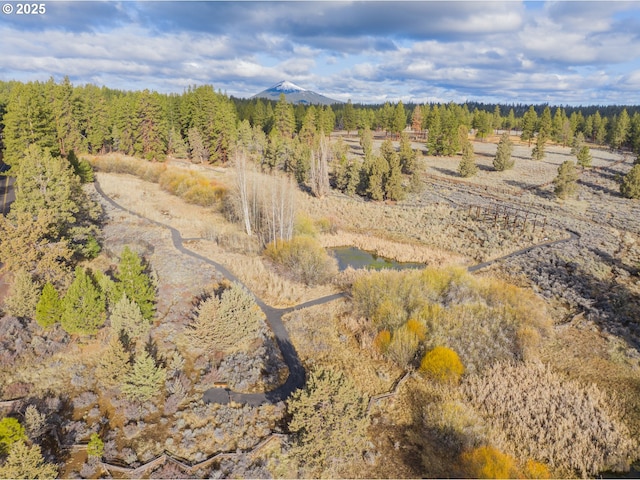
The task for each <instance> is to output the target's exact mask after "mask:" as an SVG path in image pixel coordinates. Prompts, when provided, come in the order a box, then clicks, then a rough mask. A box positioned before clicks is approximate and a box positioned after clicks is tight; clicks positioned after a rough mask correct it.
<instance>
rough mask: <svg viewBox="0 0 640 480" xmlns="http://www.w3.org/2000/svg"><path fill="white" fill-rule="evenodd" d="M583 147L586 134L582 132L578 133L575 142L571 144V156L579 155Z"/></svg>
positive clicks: (574, 138)
mask: <svg viewBox="0 0 640 480" xmlns="http://www.w3.org/2000/svg"><path fill="white" fill-rule="evenodd" d="M583 146H584V134H583V133H582V132H577V133H576V134H575V136H574V137H573V142H572V143H571V155H578V153H579V152H580V149H581V148H582V147H583Z"/></svg>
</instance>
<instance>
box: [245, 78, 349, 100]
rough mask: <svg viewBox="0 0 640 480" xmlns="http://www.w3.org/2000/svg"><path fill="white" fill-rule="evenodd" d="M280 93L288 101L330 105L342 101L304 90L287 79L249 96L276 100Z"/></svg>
mask: <svg viewBox="0 0 640 480" xmlns="http://www.w3.org/2000/svg"><path fill="white" fill-rule="evenodd" d="M281 93H284V96H285V97H286V99H287V102H289V103H304V104H305V105H332V104H334V103H342V102H341V101H339V100H334V99H333V98H329V97H325V96H324V95H320V94H319V93H316V92H312V91H311V90H306V89H304V88H302V87H299V86H298V85H296V84H295V83H292V82H289V81H287V80H283V81H282V82H280V83H277V84H276V85H274V86H273V87H270V88H267V89H266V90H263V91H262V92H260V93H258V94H256V95H254V96H253V97H251V98H266V99H268V100H275V101H278V100H279V99H280V94H281Z"/></svg>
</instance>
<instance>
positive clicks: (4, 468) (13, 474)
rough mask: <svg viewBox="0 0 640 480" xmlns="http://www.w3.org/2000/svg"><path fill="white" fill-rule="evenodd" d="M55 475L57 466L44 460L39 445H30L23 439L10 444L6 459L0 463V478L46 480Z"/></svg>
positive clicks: (56, 474)
mask: <svg viewBox="0 0 640 480" xmlns="http://www.w3.org/2000/svg"><path fill="white" fill-rule="evenodd" d="M57 476H58V467H57V466H56V465H54V464H51V463H46V462H45V461H44V458H43V457H42V452H41V451H40V446H39V445H33V446H31V447H30V446H28V445H27V444H26V443H25V442H24V441H19V442H16V443H14V444H13V445H11V447H10V448H9V455H8V456H7V459H6V460H5V461H4V463H3V464H2V465H0V478H30V479H34V480H48V479H54V478H57Z"/></svg>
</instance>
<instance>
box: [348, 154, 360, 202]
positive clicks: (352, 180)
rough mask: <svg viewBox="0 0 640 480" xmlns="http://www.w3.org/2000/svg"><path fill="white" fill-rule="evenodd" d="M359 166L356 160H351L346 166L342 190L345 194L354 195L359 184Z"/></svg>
mask: <svg viewBox="0 0 640 480" xmlns="http://www.w3.org/2000/svg"><path fill="white" fill-rule="evenodd" d="M360 175H361V166H360V163H359V162H358V161H357V160H352V161H351V162H350V163H349V165H348V166H347V184H346V186H345V190H344V192H345V193H346V194H347V195H351V196H353V195H355V194H356V193H357V191H358V188H359V186H360Z"/></svg>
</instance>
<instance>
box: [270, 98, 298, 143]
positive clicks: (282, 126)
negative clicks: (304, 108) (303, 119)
mask: <svg viewBox="0 0 640 480" xmlns="http://www.w3.org/2000/svg"><path fill="white" fill-rule="evenodd" d="M274 126H275V128H276V130H277V131H278V133H279V134H280V136H281V137H282V138H292V137H293V134H294V132H295V130H296V120H295V116H294V114H293V106H292V105H291V104H290V103H288V102H287V98H286V96H285V94H284V93H281V94H280V99H279V100H278V103H277V104H276V110H275V125H274Z"/></svg>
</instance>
